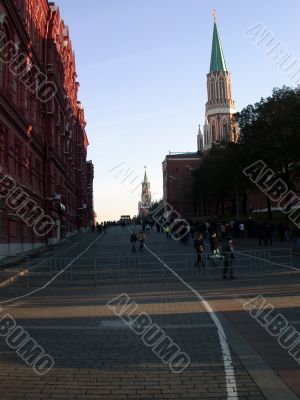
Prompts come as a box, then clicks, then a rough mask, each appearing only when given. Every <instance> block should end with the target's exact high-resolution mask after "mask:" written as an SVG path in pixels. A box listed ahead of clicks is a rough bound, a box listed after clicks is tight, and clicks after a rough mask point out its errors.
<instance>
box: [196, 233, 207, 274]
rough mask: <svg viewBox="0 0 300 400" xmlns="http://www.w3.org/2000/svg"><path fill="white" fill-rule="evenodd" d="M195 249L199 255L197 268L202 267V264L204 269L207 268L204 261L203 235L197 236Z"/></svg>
mask: <svg viewBox="0 0 300 400" xmlns="http://www.w3.org/2000/svg"><path fill="white" fill-rule="evenodd" d="M194 249H195V251H196V254H197V260H196V263H195V266H196V267H200V264H201V265H202V267H205V264H204V261H203V252H204V241H203V235H202V233H197V234H196V239H195V240H194Z"/></svg>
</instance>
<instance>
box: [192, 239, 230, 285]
mask: <svg viewBox="0 0 300 400" xmlns="http://www.w3.org/2000/svg"><path fill="white" fill-rule="evenodd" d="M209 240H210V250H211V254H210V257H209V258H211V260H212V262H213V265H216V259H217V258H223V259H224V267H223V279H235V276H234V275H233V260H234V259H235V255H234V248H233V240H232V237H231V236H228V237H227V238H226V241H225V242H224V243H223V245H222V250H221V254H220V250H219V239H218V236H217V233H216V232H212V233H211V235H210V239H209ZM194 249H195V251H196V255H197V259H196V262H195V267H197V268H201V267H202V268H205V263H204V256H203V253H204V249H205V243H204V239H203V234H202V233H201V232H197V234H196V235H195V240H194Z"/></svg>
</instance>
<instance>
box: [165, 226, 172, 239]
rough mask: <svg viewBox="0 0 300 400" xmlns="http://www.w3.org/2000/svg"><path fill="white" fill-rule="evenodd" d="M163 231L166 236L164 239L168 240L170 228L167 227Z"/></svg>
mask: <svg viewBox="0 0 300 400" xmlns="http://www.w3.org/2000/svg"><path fill="white" fill-rule="evenodd" d="M164 231H165V234H166V238H167V239H169V238H170V232H171V229H170V227H169V226H166V227H165V228H164Z"/></svg>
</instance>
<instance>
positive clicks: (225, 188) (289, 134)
mask: <svg viewBox="0 0 300 400" xmlns="http://www.w3.org/2000/svg"><path fill="white" fill-rule="evenodd" d="M236 120H237V123H238V126H239V131H240V136H239V141H238V142H237V143H233V142H220V143H217V144H214V145H213V146H212V148H211V149H210V150H209V151H208V153H207V154H206V155H205V156H204V157H203V160H202V163H201V166H200V168H199V169H198V170H196V171H195V172H194V174H193V186H192V193H191V195H192V196H193V199H194V201H197V202H204V203H205V204H206V203H212V202H214V203H215V204H219V203H222V202H223V201H224V200H232V201H233V202H234V201H235V199H236V195H238V196H240V195H242V196H246V193H247V190H253V189H254V186H253V184H252V183H251V182H250V181H249V179H248V178H247V177H245V176H244V174H243V169H244V168H245V167H247V166H248V165H250V164H252V163H254V162H256V161H258V160H262V161H264V162H265V163H266V164H267V166H268V167H269V168H271V169H272V170H273V171H274V172H275V174H276V176H278V177H280V178H281V179H283V180H284V181H285V183H286V184H287V186H288V188H289V189H294V190H295V189H296V187H295V182H296V180H297V177H299V175H300V168H299V166H300V151H299V150H300V89H299V88H296V89H291V88H289V87H283V88H282V89H278V88H275V89H274V90H273V92H272V95H271V96H270V97H267V98H262V99H261V100H260V101H259V102H258V103H256V104H254V105H248V106H247V107H245V108H244V109H243V110H242V111H241V112H240V113H238V114H237V116H236ZM244 200H245V201H246V199H244Z"/></svg>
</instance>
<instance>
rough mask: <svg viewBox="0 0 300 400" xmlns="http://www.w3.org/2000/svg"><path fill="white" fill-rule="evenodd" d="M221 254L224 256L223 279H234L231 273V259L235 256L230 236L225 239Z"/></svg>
mask: <svg viewBox="0 0 300 400" xmlns="http://www.w3.org/2000/svg"><path fill="white" fill-rule="evenodd" d="M222 254H223V256H224V268H223V279H235V276H234V275H233V260H234V259H235V256H234V249H233V243H232V238H231V237H228V238H227V239H226V243H225V244H224V245H223V247H222Z"/></svg>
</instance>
